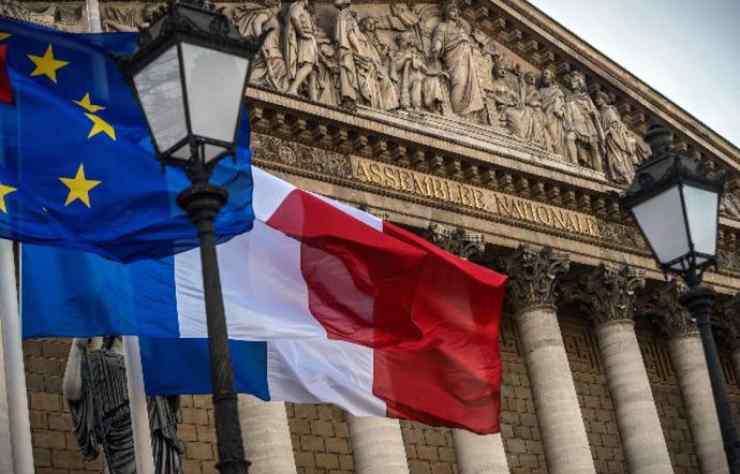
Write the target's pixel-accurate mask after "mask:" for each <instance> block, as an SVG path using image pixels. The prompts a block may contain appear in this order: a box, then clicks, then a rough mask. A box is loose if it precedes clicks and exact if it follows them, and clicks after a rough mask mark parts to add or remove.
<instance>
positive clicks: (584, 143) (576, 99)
mask: <svg viewBox="0 0 740 474" xmlns="http://www.w3.org/2000/svg"><path fill="white" fill-rule="evenodd" d="M568 86H569V87H570V91H569V92H568V94H567V95H566V98H565V132H566V134H565V140H566V144H567V156H568V160H569V161H570V162H571V163H573V164H582V165H585V166H588V167H590V168H593V169H594V170H596V171H604V166H603V162H602V159H603V158H602V157H603V148H602V147H603V143H604V130H603V129H602V127H601V120H600V118H599V111H598V110H596V106H595V105H594V103H593V101H592V100H591V97H589V96H588V93H587V92H586V78H585V77H584V76H583V74H581V73H580V72H578V71H576V72H574V73H573V74H571V75H570V77H569V78H568Z"/></svg>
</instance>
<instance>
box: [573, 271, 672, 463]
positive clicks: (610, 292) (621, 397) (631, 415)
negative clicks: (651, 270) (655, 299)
mask: <svg viewBox="0 0 740 474" xmlns="http://www.w3.org/2000/svg"><path fill="white" fill-rule="evenodd" d="M644 285H645V279H644V278H643V275H642V273H641V272H639V271H636V270H634V269H633V268H631V267H629V266H627V265H599V266H597V267H594V268H593V269H591V270H590V271H589V272H587V273H584V274H582V275H581V276H580V279H579V283H578V286H577V288H576V291H575V292H574V293H575V298H576V299H578V300H580V302H581V304H583V305H584V307H585V308H586V309H587V311H588V315H589V316H590V317H591V318H592V319H593V320H594V324H595V326H596V338H597V340H598V343H599V349H600V352H601V358H602V361H603V362H604V370H605V372H606V379H607V383H608V385H609V393H610V394H611V398H612V400H613V402H614V406H615V409H616V412H617V424H618V425H619V434H620V436H621V438H622V445H623V447H624V454H625V458H626V460H627V465H628V466H629V472H630V473H632V474H663V473H671V472H673V467H672V465H671V457H670V455H669V454H668V447H667V445H666V442H665V436H664V435H663V429H662V428H661V426H660V418H659V417H658V410H657V408H656V407H655V399H654V398H653V392H652V390H651V389H650V380H649V379H648V376H647V371H646V370H645V363H644V361H643V360H642V353H641V352H640V346H639V344H638V342H637V335H636V334H635V325H634V320H633V318H634V315H635V299H636V294H635V291H636V290H637V289H638V288H640V287H643V286H644Z"/></svg>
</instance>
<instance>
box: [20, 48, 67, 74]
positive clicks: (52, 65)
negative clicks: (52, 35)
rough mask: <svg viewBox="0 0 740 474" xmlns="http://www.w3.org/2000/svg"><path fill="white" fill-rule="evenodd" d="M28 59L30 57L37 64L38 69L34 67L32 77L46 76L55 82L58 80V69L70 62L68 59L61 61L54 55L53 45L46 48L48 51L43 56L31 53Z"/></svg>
mask: <svg viewBox="0 0 740 474" xmlns="http://www.w3.org/2000/svg"><path fill="white" fill-rule="evenodd" d="M28 59H30V60H31V61H32V62H33V63H34V64H35V65H36V69H34V70H33V72H32V73H31V76H32V77H33V76H46V77H48V78H49V79H51V80H52V81H53V82H54V83H56V82H57V70H59V69H61V68H63V67H64V66H66V65H67V64H69V62H68V61H61V60H59V59H57V58H55V57H54V49H53V48H52V46H51V45H49V47H48V48H46V52H45V53H44V55H43V56H36V55H33V54H29V55H28Z"/></svg>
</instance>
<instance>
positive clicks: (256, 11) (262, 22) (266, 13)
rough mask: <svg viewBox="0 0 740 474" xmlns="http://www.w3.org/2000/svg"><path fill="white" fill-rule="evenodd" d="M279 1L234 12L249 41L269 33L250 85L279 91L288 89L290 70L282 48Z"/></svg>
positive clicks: (236, 20) (256, 58) (252, 5)
mask: <svg viewBox="0 0 740 474" xmlns="http://www.w3.org/2000/svg"><path fill="white" fill-rule="evenodd" d="M279 11H280V1H279V0H269V1H268V2H266V4H265V6H261V5H254V4H251V3H249V4H245V5H240V6H238V7H236V8H235V9H234V11H233V17H234V23H235V24H236V26H237V28H239V32H240V33H241V34H242V35H244V36H245V37H247V38H251V39H256V38H259V37H261V36H262V34H263V33H264V32H266V31H269V33H267V36H265V39H264V43H263V44H262V48H261V49H260V54H259V55H257V57H255V59H254V62H253V64H252V69H251V75H250V77H249V82H250V83H252V84H255V85H258V86H264V87H271V88H273V89H276V90H279V91H285V90H286V89H287V88H288V69H287V67H286V64H285V59H284V58H283V53H282V48H281V47H280V37H281V31H282V28H281V25H280V21H279V19H278V13H279Z"/></svg>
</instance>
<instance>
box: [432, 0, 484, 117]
mask: <svg viewBox="0 0 740 474" xmlns="http://www.w3.org/2000/svg"><path fill="white" fill-rule="evenodd" d="M469 30H470V27H469V26H468V25H467V23H465V21H464V20H463V19H462V18H461V17H460V12H459V10H458V7H457V4H456V3H454V2H448V3H446V4H445V5H444V8H443V18H442V21H441V22H440V23H439V24H438V25H437V27H436V28H435V29H434V32H433V34H432V56H433V57H434V58H439V59H441V61H442V62H443V63H444V65H445V67H446V72H447V74H448V75H449V78H450V81H449V82H450V103H451V105H452V110H453V111H454V112H455V113H456V114H458V115H460V116H461V117H466V118H470V119H474V120H477V119H478V115H479V114H480V112H481V111H483V109H484V103H483V93H482V91H481V87H480V81H479V80H478V72H477V69H476V65H475V58H474V55H473V46H472V40H471V38H470V32H469Z"/></svg>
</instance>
